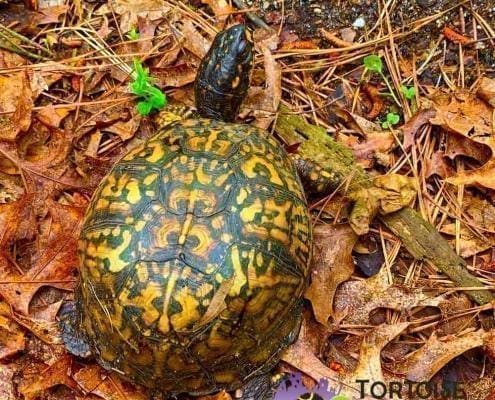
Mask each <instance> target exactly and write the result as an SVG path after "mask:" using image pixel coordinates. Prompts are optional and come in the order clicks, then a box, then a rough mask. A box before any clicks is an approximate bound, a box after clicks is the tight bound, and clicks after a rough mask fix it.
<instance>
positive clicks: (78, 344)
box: [59, 301, 93, 358]
mask: <svg viewBox="0 0 495 400" xmlns="http://www.w3.org/2000/svg"><path fill="white" fill-rule="evenodd" d="M78 315H79V314H78V312H77V306H76V302H75V301H69V302H67V303H64V305H63V306H62V309H61V311H60V315H59V317H60V321H59V326H60V329H61V330H62V340H63V342H64V344H65V348H66V349H67V351H68V352H69V353H70V354H72V355H74V356H76V357H81V358H91V357H92V356H93V353H92V351H91V346H90V344H89V340H88V338H87V337H86V335H85V334H84V332H83V330H82V329H81V328H80V324H79V321H78Z"/></svg>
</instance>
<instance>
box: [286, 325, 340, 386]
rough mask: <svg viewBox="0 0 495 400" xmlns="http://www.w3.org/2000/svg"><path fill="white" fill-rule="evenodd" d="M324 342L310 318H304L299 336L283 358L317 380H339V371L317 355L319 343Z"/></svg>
mask: <svg viewBox="0 0 495 400" xmlns="http://www.w3.org/2000/svg"><path fill="white" fill-rule="evenodd" d="M323 342H324V341H323V340H321V336H317V335H315V332H312V331H311V328H310V323H309V322H308V318H307V317H306V318H303V321H302V326H301V331H300V332H299V337H298V338H297V341H296V342H295V343H294V344H293V345H292V346H290V347H289V348H288V349H287V350H286V351H285V352H284V353H283V355H282V360H283V361H285V362H286V363H288V364H290V365H292V366H293V367H295V368H297V369H298V370H299V371H302V372H304V373H305V374H306V375H309V376H310V377H311V378H313V379H314V380H315V381H317V382H318V381H320V380H321V379H323V378H324V379H330V380H331V381H337V380H338V378H339V376H338V373H337V372H335V371H333V370H331V369H330V368H328V367H327V366H326V365H325V364H323V363H322V362H321V361H320V359H319V358H318V357H317V356H316V355H315V353H317V352H318V347H319V345H321V344H322V343H323Z"/></svg>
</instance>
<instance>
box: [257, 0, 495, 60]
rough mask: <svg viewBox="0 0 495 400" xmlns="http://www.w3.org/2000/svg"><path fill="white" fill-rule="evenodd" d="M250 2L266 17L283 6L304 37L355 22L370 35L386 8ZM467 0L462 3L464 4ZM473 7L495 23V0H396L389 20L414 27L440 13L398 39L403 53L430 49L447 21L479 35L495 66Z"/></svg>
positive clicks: (356, 3)
mask: <svg viewBox="0 0 495 400" xmlns="http://www.w3.org/2000/svg"><path fill="white" fill-rule="evenodd" d="M250 3H251V4H252V5H253V6H255V7H259V9H260V13H261V16H264V17H265V19H267V18H268V19H270V18H274V15H277V13H278V14H280V15H281V14H282V12H283V15H284V24H285V27H286V28H287V29H289V30H291V31H293V32H294V33H296V34H297V35H299V37H300V38H302V39H304V38H315V37H318V36H319V29H320V28H325V29H328V30H331V31H336V32H338V31H339V30H340V29H342V28H353V29H354V30H355V31H356V33H357V36H358V37H359V36H364V37H366V35H367V33H368V32H369V31H370V30H371V29H372V28H373V26H374V25H375V23H376V21H378V19H379V16H380V14H381V13H382V12H383V9H382V7H381V6H380V3H381V2H379V1H375V0H326V1H325V0H286V1H285V2H284V7H282V2H280V1H275V0H251V1H250ZM463 3H464V5H463V7H462V8H461V7H459V5H460V4H463ZM471 9H472V10H474V11H475V12H476V13H477V14H479V17H480V19H482V20H484V21H486V22H487V23H488V24H489V25H490V26H492V27H493V26H495V0H472V1H471V2H470V1H460V0H401V1H398V2H396V5H395V7H394V8H393V9H391V10H390V22H391V26H392V29H393V30H394V31H395V32H406V31H410V30H411V29H412V28H413V27H414V26H415V23H417V21H419V20H423V19H425V18H428V17H430V16H435V18H434V20H433V21H432V22H431V23H429V24H427V25H425V26H423V27H422V28H421V29H420V30H419V31H418V32H416V33H413V34H411V35H408V36H407V39H406V40H403V41H402V42H399V45H400V50H401V53H402V55H403V56H405V57H408V56H411V55H412V54H413V53H416V54H417V53H420V52H423V51H425V50H428V49H430V48H431V47H432V46H433V44H434V43H435V42H436V41H437V40H438V38H439V37H440V35H441V32H442V30H443V28H444V27H446V26H447V27H449V28H452V29H454V30H456V31H459V32H465V35H466V36H467V37H470V38H473V37H476V38H477V39H478V43H476V50H477V51H478V56H479V61H480V62H481V63H483V64H484V65H485V67H489V68H493V67H495V53H494V47H493V45H492V44H490V43H489V42H488V41H487V40H486V37H485V34H484V31H483V29H481V28H480V20H477V21H475V22H474V23H473V20H472V12H471ZM475 24H476V25H477V26H478V29H477V32H476V35H474V30H473V28H474V26H475ZM480 39H481V40H480ZM452 61H454V60H452Z"/></svg>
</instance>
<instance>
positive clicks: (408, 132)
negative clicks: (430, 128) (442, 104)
mask: <svg viewBox="0 0 495 400" xmlns="http://www.w3.org/2000/svg"><path fill="white" fill-rule="evenodd" d="M435 115H436V111H435V110H434V109H430V108H426V109H423V110H421V111H419V112H417V113H416V114H414V116H413V117H412V118H411V119H410V120H409V121H407V122H406V123H405V124H404V125H402V127H401V128H400V129H401V131H402V135H403V136H404V149H405V150H409V149H410V148H411V146H412V145H413V144H414V139H415V137H416V135H417V134H418V132H419V130H420V129H421V127H423V126H424V125H426V124H429V123H430V119H431V118H434V117H435Z"/></svg>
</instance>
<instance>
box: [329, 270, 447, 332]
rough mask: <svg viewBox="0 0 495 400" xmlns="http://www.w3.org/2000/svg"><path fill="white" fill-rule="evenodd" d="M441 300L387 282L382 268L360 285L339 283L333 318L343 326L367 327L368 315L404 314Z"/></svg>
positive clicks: (358, 282) (359, 282)
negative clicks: (376, 312) (389, 311)
mask: <svg viewBox="0 0 495 400" xmlns="http://www.w3.org/2000/svg"><path fill="white" fill-rule="evenodd" d="M440 301H441V297H429V296H427V295H426V294H425V293H424V292H423V291H422V290H418V289H409V288H406V287H403V286H397V285H393V284H390V283H389V282H388V278H387V273H386V271H385V269H384V268H382V270H380V272H379V273H378V274H376V275H375V276H373V277H371V278H368V279H365V280H362V281H347V282H344V283H342V284H341V285H340V286H339V287H338V289H337V291H336V293H335V301H334V310H335V317H336V318H337V319H338V320H339V321H342V322H343V323H346V324H356V325H362V324H369V316H370V313H371V311H373V310H375V309H377V308H390V309H393V310H397V311H401V312H404V311H406V310H409V309H411V308H412V307H417V306H433V307H435V306H438V304H439V302H440Z"/></svg>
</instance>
